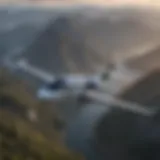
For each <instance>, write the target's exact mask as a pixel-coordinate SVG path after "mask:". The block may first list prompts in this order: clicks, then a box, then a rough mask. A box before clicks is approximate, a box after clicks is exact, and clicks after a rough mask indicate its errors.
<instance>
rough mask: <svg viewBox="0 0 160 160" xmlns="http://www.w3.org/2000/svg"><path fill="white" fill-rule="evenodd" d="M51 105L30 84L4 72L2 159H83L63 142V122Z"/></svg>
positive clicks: (0, 90) (0, 81)
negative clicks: (39, 96) (60, 127)
mask: <svg viewBox="0 0 160 160" xmlns="http://www.w3.org/2000/svg"><path fill="white" fill-rule="evenodd" d="M52 105H53V104H52ZM50 106H51V104H48V103H45V102H43V103H42V102H39V101H38V100H37V99H36V98H35V96H34V92H33V91H32V90H31V89H30V87H29V86H28V85H27V84H25V83H24V82H22V81H21V80H19V79H17V78H16V77H14V76H13V75H11V74H8V72H6V71H4V70H3V71H1V72H0V151H1V152H0V160H25V159H27V160H28V159H31V160H43V159H45V160H81V159H83V158H82V156H81V155H79V154H76V153H72V152H71V151H69V150H68V149H67V148H66V147H65V145H64V144H63V141H62V137H61V132H60V131H59V130H58V129H57V128H58V127H57V125H61V124H63V123H62V122H61V120H59V118H58V114H57V112H56V111H54V110H52V111H51V110H50V109H51V107H50ZM52 108H54V106H52ZM30 111H32V112H33V113H34V116H35V117H36V118H31V117H33V116H29V113H30Z"/></svg>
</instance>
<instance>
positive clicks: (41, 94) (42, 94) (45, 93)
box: [37, 89, 50, 99]
mask: <svg viewBox="0 0 160 160" xmlns="http://www.w3.org/2000/svg"><path fill="white" fill-rule="evenodd" d="M37 97H38V98H39V99H48V98H50V94H49V93H48V91H47V90H46V89H39V90H38V91H37Z"/></svg>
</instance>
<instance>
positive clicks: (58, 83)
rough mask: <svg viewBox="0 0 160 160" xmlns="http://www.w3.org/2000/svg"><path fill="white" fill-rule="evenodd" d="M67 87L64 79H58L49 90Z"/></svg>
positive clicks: (49, 85) (50, 85)
mask: <svg viewBox="0 0 160 160" xmlns="http://www.w3.org/2000/svg"><path fill="white" fill-rule="evenodd" d="M65 87H66V84H65V81H64V80H63V79H58V80H56V81H54V82H52V83H50V84H48V85H47V88H48V89H63V88H65Z"/></svg>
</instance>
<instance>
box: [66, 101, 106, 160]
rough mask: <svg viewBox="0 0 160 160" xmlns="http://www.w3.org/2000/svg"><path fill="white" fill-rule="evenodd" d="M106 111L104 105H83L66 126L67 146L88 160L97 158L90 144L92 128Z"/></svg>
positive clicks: (92, 133) (92, 134)
mask: <svg viewBox="0 0 160 160" xmlns="http://www.w3.org/2000/svg"><path fill="white" fill-rule="evenodd" d="M108 111H109V107H107V106H104V105H103V106H102V105H97V104H88V105H85V106H84V107H83V108H82V109H81V110H80V111H79V113H78V115H77V116H76V117H75V118H74V119H73V121H72V122H71V123H70V124H69V126H68V129H67V135H66V143H67V145H68V146H69V148H71V149H73V150H75V151H77V152H81V153H82V154H83V155H84V156H85V157H86V158H87V159H88V160H94V159H97V157H96V153H95V151H94V150H93V148H92V145H91V142H92V140H93V137H94V128H95V127H96V125H97V123H98V121H99V120H100V118H101V117H102V116H103V115H104V114H105V113H106V112H108Z"/></svg>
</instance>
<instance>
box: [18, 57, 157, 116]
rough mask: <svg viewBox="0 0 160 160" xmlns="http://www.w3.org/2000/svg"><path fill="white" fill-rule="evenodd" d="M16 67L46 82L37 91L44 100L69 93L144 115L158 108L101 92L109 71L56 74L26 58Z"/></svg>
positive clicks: (85, 100)
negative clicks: (151, 108)
mask: <svg viewBox="0 0 160 160" xmlns="http://www.w3.org/2000/svg"><path fill="white" fill-rule="evenodd" d="M16 67H17V68H19V69H21V70H23V71H25V72H27V73H29V74H31V75H32V76H35V77H37V78H39V79H40V80H42V81H43V82H45V84H44V86H42V87H41V88H40V89H38V91H37V97H38V98H39V99H42V100H61V99H63V98H67V97H68V96H69V95H70V96H72V97H76V98H79V99H80V100H82V101H83V102H82V103H85V102H87V101H88V100H89V101H90V100H91V101H96V102H98V103H102V104H107V105H110V106H112V107H118V108H121V109H125V110H128V111H131V112H134V113H137V114H141V115H144V116H152V115H154V114H155V113H156V110H150V109H148V108H147V107H146V106H143V105H139V104H136V103H133V102H129V101H125V100H121V99H118V98H115V97H113V96H112V95H110V94H108V93H104V92H101V83H103V81H104V80H105V81H106V80H108V79H109V74H108V73H107V72H102V73H101V74H95V75H85V74H67V75H66V74H64V75H60V76H54V75H52V74H50V73H47V72H46V71H44V70H41V69H39V68H37V67H35V66H33V65H31V64H29V63H28V61H27V60H26V59H20V60H18V61H17V62H16Z"/></svg>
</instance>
